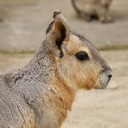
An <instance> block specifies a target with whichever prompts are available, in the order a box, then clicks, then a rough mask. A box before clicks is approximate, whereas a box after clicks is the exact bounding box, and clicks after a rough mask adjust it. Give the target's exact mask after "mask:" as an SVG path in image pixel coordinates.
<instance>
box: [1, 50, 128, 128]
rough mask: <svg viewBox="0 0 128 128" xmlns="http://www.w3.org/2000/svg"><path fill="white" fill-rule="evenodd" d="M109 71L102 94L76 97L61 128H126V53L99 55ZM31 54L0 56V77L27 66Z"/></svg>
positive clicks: (127, 127)
mask: <svg viewBox="0 0 128 128" xmlns="http://www.w3.org/2000/svg"><path fill="white" fill-rule="evenodd" d="M101 54H102V56H103V57H104V58H105V59H106V60H107V61H108V63H109V64H110V65H111V67H112V69H113V78H112V80H111V82H110V83H109V86H108V88H107V89H105V90H90V91H86V90H81V91H79V92H78V93H77V96H76V99H75V101H74V103H73V106H72V111H71V112H69V113H68V117H67V119H66V120H65V122H64V124H63V126H62V128H128V50H126V51H101ZM32 56H33V54H16V55H15V54H11V55H9V54H2V53H1V54H0V74H1V73H5V72H7V71H10V70H11V69H14V68H16V67H22V66H23V65H25V64H27V63H28V61H29V60H30V59H31V58H32Z"/></svg>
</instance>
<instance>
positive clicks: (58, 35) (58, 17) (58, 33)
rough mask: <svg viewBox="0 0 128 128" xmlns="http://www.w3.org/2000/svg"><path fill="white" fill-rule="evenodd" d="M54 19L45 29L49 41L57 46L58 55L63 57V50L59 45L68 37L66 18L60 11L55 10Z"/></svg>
mask: <svg viewBox="0 0 128 128" xmlns="http://www.w3.org/2000/svg"><path fill="white" fill-rule="evenodd" d="M53 18H54V20H53V21H52V22H51V23H50V25H49V27H48V28H47V30H46V34H47V35H48V37H50V38H49V39H51V40H49V42H51V41H52V42H51V43H52V46H55V45H56V46H57V47H56V48H58V50H59V51H60V57H63V52H62V49H61V45H62V44H63V42H64V41H66V40H68V39H69V32H70V31H69V28H68V25H67V21H66V18H65V17H64V16H63V15H62V13H61V12H59V11H55V12H54V13H53Z"/></svg>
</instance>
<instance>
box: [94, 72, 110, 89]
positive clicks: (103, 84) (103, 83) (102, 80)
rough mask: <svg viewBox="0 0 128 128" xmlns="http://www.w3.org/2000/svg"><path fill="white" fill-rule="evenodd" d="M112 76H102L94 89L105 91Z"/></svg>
mask: <svg viewBox="0 0 128 128" xmlns="http://www.w3.org/2000/svg"><path fill="white" fill-rule="evenodd" d="M111 77H112V74H102V75H101V77H100V78H99V86H96V87H95V89H105V88H107V86H108V83H109V82H110V80H111Z"/></svg>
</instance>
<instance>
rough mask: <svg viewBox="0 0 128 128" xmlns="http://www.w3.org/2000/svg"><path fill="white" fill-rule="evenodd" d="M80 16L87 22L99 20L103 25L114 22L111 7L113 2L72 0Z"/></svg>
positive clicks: (105, 0)
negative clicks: (110, 11) (110, 12)
mask: <svg viewBox="0 0 128 128" xmlns="http://www.w3.org/2000/svg"><path fill="white" fill-rule="evenodd" d="M71 1H72V5H73V7H74V9H75V10H76V12H77V14H78V16H79V17H80V18H83V19H85V20H87V21H91V20H92V18H94V17H95V18H98V19H99V20H100V21H101V22H102V23H106V22H112V17H111V16H110V14H109V7H110V5H111V2H112V0H71Z"/></svg>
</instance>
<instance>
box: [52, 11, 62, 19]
mask: <svg viewBox="0 0 128 128" xmlns="http://www.w3.org/2000/svg"><path fill="white" fill-rule="evenodd" d="M59 14H61V12H60V11H59V10H55V11H54V12H53V18H54V19H55V17H56V16H57V15H59Z"/></svg>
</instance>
